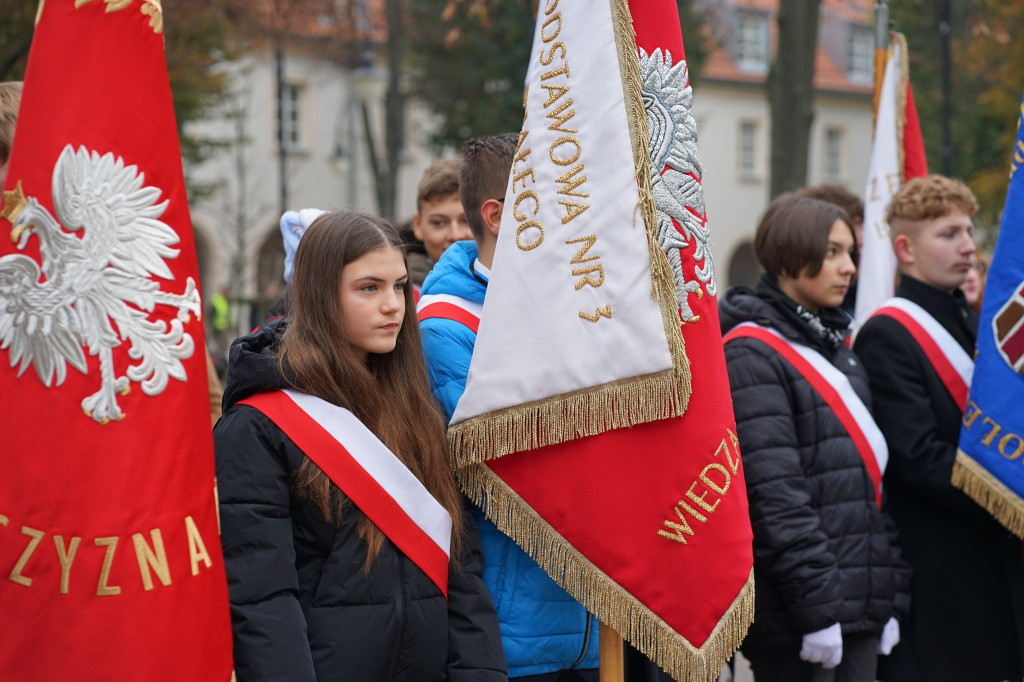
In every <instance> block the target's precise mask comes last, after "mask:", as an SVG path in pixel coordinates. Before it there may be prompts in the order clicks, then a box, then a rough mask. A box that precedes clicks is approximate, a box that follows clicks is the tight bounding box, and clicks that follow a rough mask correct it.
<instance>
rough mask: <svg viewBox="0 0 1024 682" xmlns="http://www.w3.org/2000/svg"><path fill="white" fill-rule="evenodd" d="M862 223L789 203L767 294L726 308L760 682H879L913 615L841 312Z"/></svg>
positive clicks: (739, 298) (765, 262)
mask: <svg viewBox="0 0 1024 682" xmlns="http://www.w3.org/2000/svg"><path fill="white" fill-rule="evenodd" d="M850 221H851V219H850V217H849V216H848V215H847V214H846V212H845V211H844V210H843V209H841V208H839V207H837V206H836V205H834V204H831V203H826V202H824V201H819V200H816V199H811V198H806V197H801V196H798V195H794V194H785V195H782V196H781V197H779V198H777V199H776V200H775V201H773V202H772V203H771V205H769V207H768V209H767V210H766V211H765V213H764V215H763V216H762V218H761V221H760V224H759V225H758V227H757V232H756V236H755V242H754V248H755V251H756V254H757V258H758V261H759V262H760V263H761V265H762V266H763V267H764V269H765V274H764V275H762V277H761V280H760V282H759V283H758V285H757V290H756V291H751V290H749V289H746V288H743V287H734V288H732V289H730V290H728V291H727V292H726V293H725V296H724V297H723V298H722V300H721V302H720V304H719V311H720V318H721V325H722V331H723V332H725V342H726V343H725V359H726V366H727V369H728V373H729V384H730V387H731V390H732V399H733V405H734V409H735V412H736V430H737V431H736V432H737V435H738V437H739V443H740V452H741V453H742V458H743V469H744V475H745V477H746V482H747V495H748V498H749V503H750V520H751V527H752V529H753V531H754V579H755V581H756V584H757V590H756V604H755V614H754V622H753V624H752V625H751V627H750V630H749V632H748V634H747V637H746V639H745V640H744V643H743V653H744V655H745V656H746V657H747V659H748V660H749V661H750V664H751V668H752V670H753V673H754V677H755V679H757V680H768V681H775V680H786V681H787V682H799V681H801V680H807V681H811V680H814V681H822V680H838V681H842V682H874V680H875V670H876V663H877V657H878V654H879V653H883V654H886V653H888V652H889V651H891V649H892V647H893V645H894V644H895V642H896V641H898V640H899V627H900V626H899V619H902V618H903V617H904V616H905V615H906V613H907V609H908V600H909V582H910V575H909V573H910V571H909V567H908V566H907V564H906V562H904V561H902V559H901V558H900V555H899V551H898V550H897V549H896V547H895V545H894V534H895V533H894V526H893V524H892V522H891V519H889V518H888V515H887V514H886V513H884V512H883V511H882V509H881V507H882V499H881V495H882V493H881V489H880V482H881V475H880V474H879V473H877V472H878V471H879V470H880V468H882V467H884V448H885V446H884V440H883V439H882V437H881V434H880V433H878V428H877V426H875V425H874V423H873V422H872V421H871V417H870V412H869V407H868V406H870V403H871V401H870V393H869V390H868V382H867V376H866V375H865V373H864V369H863V368H862V367H861V365H860V363H859V362H858V361H857V359H856V358H855V357H854V355H853V353H852V352H851V351H850V350H849V348H848V347H847V346H846V345H845V343H844V339H845V338H846V336H847V334H848V333H849V325H850V318H849V316H848V315H846V314H845V313H844V312H842V311H841V310H839V306H840V305H841V304H842V302H843V298H844V296H845V295H846V292H847V290H848V288H849V286H850V282H851V281H852V280H853V276H854V274H855V273H856V271H857V266H856V263H857V253H858V251H857V244H856V239H855V236H854V232H853V229H852V227H851V226H850ZM823 388H824V389H826V390H823ZM828 390H832V391H834V392H835V393H837V394H838V395H840V396H842V400H841V402H840V404H838V405H837V404H836V403H833V402H831V401H830V400H829V399H828V398H827V397H826V396H827V394H828ZM842 410H846V411H847V412H849V413H850V414H853V415H855V416H856V415H859V416H860V418H859V419H854V420H852V423H851V420H848V419H844V418H843V417H841V416H840V414H841V411H842ZM858 410H859V411H858ZM871 433H874V434H875V439H874V440H873V441H872V440H871V439H870V436H869V434H871ZM859 434H866V439H867V441H868V442H871V443H872V444H873V445H874V446H875V448H874V449H873V450H867V451H865V450H864V449H862V448H861V447H860V446H859V445H858V440H857V436H858V435H859ZM873 472H875V473H873Z"/></svg>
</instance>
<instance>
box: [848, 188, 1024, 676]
mask: <svg viewBox="0 0 1024 682" xmlns="http://www.w3.org/2000/svg"><path fill="white" fill-rule="evenodd" d="M977 210H978V204H977V201H976V200H975V198H974V195H973V194H972V193H971V191H970V190H969V189H968V188H967V186H966V185H964V184H963V183H962V182H960V181H958V180H953V179H950V178H946V177H943V176H939V175H932V176H928V177H925V178H915V179H914V180H911V181H909V182H907V183H906V184H904V185H903V186H902V187H901V188H900V190H899V191H898V192H897V193H896V195H895V196H894V197H893V199H892V203H891V204H890V205H889V209H888V211H887V213H888V215H887V216H886V219H887V222H888V223H889V227H890V230H891V238H892V243H893V249H894V251H895V253H896V257H897V259H898V261H899V273H900V279H899V284H898V287H897V289H896V297H895V298H893V299H890V300H889V301H888V302H887V303H886V304H884V305H883V306H882V307H881V308H880V309H879V310H878V311H877V312H876V313H875V314H874V315H873V316H872V317H871V318H869V319H868V321H867V322H866V323H865V324H864V326H863V328H862V329H861V330H860V332H859V334H858V335H857V339H856V342H855V344H854V350H855V351H856V352H857V354H858V355H859V356H860V357H861V359H862V361H863V363H864V366H865V368H866V369H867V372H868V377H869V380H870V383H871V394H872V399H873V402H874V416H875V420H876V421H877V422H878V426H879V428H881V430H882V432H883V433H884V434H885V438H886V441H887V442H888V444H889V466H888V469H887V470H886V473H885V479H884V481H885V490H886V493H887V496H888V499H889V505H890V506H889V509H890V511H891V513H892V516H893V519H895V521H896V525H897V526H898V528H899V531H900V535H899V544H900V545H901V547H902V549H903V555H904V557H905V558H906V559H907V561H908V562H909V563H910V565H911V566H912V567H913V569H914V573H913V577H912V580H911V602H910V604H911V607H910V608H911V612H910V617H909V618H908V619H907V621H906V622H905V623H904V624H902V634H901V638H902V641H901V643H900V644H899V645H898V646H897V647H896V649H894V650H893V653H892V655H891V656H889V657H887V658H885V659H882V660H881V661H880V663H879V673H880V677H881V678H882V679H884V680H886V682H900V681H901V680H932V681H938V682H942V681H943V680H950V681H954V680H956V681H960V680H971V681H972V682H975V681H977V682H987V681H994V680H1007V679H1021V676H1022V675H1024V562H1022V560H1021V546H1020V540H1019V539H1017V538H1016V537H1015V536H1013V535H1012V534H1010V533H1009V532H1008V531H1006V530H1005V529H1004V528H1003V527H1002V526H1001V525H1000V524H999V523H998V522H997V521H996V520H995V519H993V518H992V517H991V516H989V515H988V513H986V512H985V511H983V510H982V508H981V507H980V506H978V505H977V504H975V503H974V502H972V501H971V500H970V499H969V498H968V497H967V496H966V495H964V494H963V493H962V492H960V491H959V490H958V489H956V488H954V487H953V485H952V483H951V482H950V478H951V473H952V469H953V462H954V459H955V457H956V451H957V442H958V440H959V435H960V424H961V418H962V416H963V413H964V406H965V404H966V399H967V391H968V387H969V386H970V377H971V373H972V371H973V357H974V349H975V339H976V336H977V332H978V315H977V313H976V312H974V311H973V310H971V309H970V308H969V307H968V305H967V302H966V300H965V299H964V295H963V292H961V291H960V289H959V288H958V287H959V286H960V284H962V283H963V281H964V280H965V279H966V277H967V272H968V270H969V269H970V268H971V263H972V257H973V256H974V250H975V247H974V241H973V239H972V232H973V227H972V224H971V216H972V215H974V213H975V212H976V211H977Z"/></svg>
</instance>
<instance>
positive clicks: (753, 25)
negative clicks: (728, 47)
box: [736, 11, 768, 72]
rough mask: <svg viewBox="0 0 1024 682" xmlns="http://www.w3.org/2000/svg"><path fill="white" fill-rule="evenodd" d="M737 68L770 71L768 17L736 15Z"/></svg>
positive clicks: (746, 14) (746, 13) (764, 15)
mask: <svg viewBox="0 0 1024 682" xmlns="http://www.w3.org/2000/svg"><path fill="white" fill-rule="evenodd" d="M736 66H738V67H739V68H740V69H743V70H744V71H759V72H763V71H767V69H768V15H767V14H764V13H758V12H742V11H741V12H737V13H736Z"/></svg>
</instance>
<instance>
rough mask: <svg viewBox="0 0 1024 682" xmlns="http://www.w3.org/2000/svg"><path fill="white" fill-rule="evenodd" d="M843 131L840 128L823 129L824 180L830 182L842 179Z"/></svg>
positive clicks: (833, 182)
mask: <svg viewBox="0 0 1024 682" xmlns="http://www.w3.org/2000/svg"><path fill="white" fill-rule="evenodd" d="M842 169H843V131H842V129H840V128H826V129H825V182H829V183H832V184H835V183H838V182H840V181H841V180H842V177H841V176H842Z"/></svg>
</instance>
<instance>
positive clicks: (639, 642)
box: [456, 464, 754, 682]
mask: <svg viewBox="0 0 1024 682" xmlns="http://www.w3.org/2000/svg"><path fill="white" fill-rule="evenodd" d="M456 476H457V478H458V480H459V483H460V485H461V486H462V489H463V490H464V491H465V493H466V495H468V496H469V498H470V499H471V500H473V502H474V503H475V504H476V505H477V506H479V507H481V508H484V509H486V515H487V518H488V519H489V520H490V521H491V522H492V523H493V524H494V525H495V526H497V527H498V529H499V530H501V531H502V532H503V533H505V534H506V535H508V536H509V537H511V538H512V539H513V540H514V541H515V542H516V544H518V545H519V546H520V547H522V548H523V550H524V551H525V552H526V553H527V554H529V555H530V556H531V557H533V559H534V560H535V561H536V562H537V563H538V564H540V566H541V568H543V569H544V571H545V572H547V574H548V575H549V576H551V578H552V580H554V581H555V582H556V583H558V584H559V585H560V586H561V587H562V588H563V589H564V590H565V591H566V592H568V593H569V594H570V595H572V597H573V598H574V599H576V600H577V601H578V602H580V603H581V604H583V605H584V606H585V607H586V608H587V609H588V610H589V611H590V612H591V613H593V614H594V615H596V616H597V617H598V619H600V621H601V622H602V623H604V624H606V625H608V626H610V627H611V628H612V629H614V630H615V631H616V632H618V633H619V635H620V636H621V637H622V638H623V639H624V640H626V641H627V642H629V643H630V644H632V645H633V646H634V647H636V648H637V649H639V650H640V651H641V652H643V653H644V654H645V655H646V656H648V657H649V658H650V659H651V660H652V661H654V662H655V663H657V664H658V665H659V666H661V667H662V668H663V669H664V670H665V671H666V672H668V673H669V674H670V675H672V677H673V678H674V679H676V680H678V681H679V682H713V680H716V679H717V678H718V675H719V673H720V672H721V670H722V666H723V665H725V662H726V661H727V660H729V657H730V656H732V654H733V652H735V651H736V649H738V648H739V645H740V643H741V642H742V641H743V638H744V637H745V636H746V634H747V628H748V627H750V623H751V622H753V620H754V573H753V570H751V572H750V576H749V577H748V578H747V582H746V583H745V584H744V586H743V588H742V589H741V590H740V592H739V594H738V595H737V596H736V598H735V599H734V600H733V603H732V604H731V605H730V606H729V609H728V610H727V611H726V612H725V613H724V614H723V615H722V617H721V619H719V621H718V625H716V626H715V629H714V630H713V631H712V632H711V635H710V636H709V637H708V639H707V641H705V642H704V645H703V646H701V647H699V648H698V647H695V646H693V644H691V643H690V642H688V641H687V640H686V639H685V638H684V637H683V636H682V635H680V634H679V633H677V632H675V631H674V630H673V629H672V628H671V627H670V626H669V625H668V624H667V623H666V622H665V621H664V620H662V619H661V618H660V617H659V616H658V615H657V614H656V613H654V612H653V611H651V610H650V609H649V608H647V607H646V606H644V605H643V604H642V603H641V602H640V601H639V600H638V599H637V598H636V597H634V596H633V595H631V594H629V593H628V592H627V591H626V590H625V589H623V588H622V586H621V585H619V584H618V583H616V582H615V581H614V580H612V579H611V578H610V577H609V576H608V575H607V574H606V573H604V572H603V571H601V570H600V569H598V568H597V567H596V566H594V564H593V563H592V562H591V561H589V560H588V559H587V558H586V557H585V556H583V554H581V553H580V552H579V550H577V549H576V548H575V547H573V546H572V545H571V544H569V542H568V541H566V539H565V538H564V537H562V535H561V534H560V533H559V532H558V531H556V530H555V529H554V528H552V527H551V526H550V525H549V524H548V523H547V522H546V521H545V520H544V519H542V518H541V517H540V515H538V514H537V512H536V511H535V510H534V509H533V508H531V507H530V506H529V505H528V504H527V503H526V502H525V500H523V499H522V498H521V497H520V496H519V495H517V494H516V492H515V491H514V490H512V489H511V488H510V487H509V486H508V485H507V484H506V483H505V482H504V481H503V480H502V479H501V478H500V477H499V476H497V475H496V474H495V473H494V472H493V471H491V469H490V468H488V467H487V466H486V465H485V464H472V465H469V466H467V467H463V468H461V469H459V470H458V471H457V472H456Z"/></svg>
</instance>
